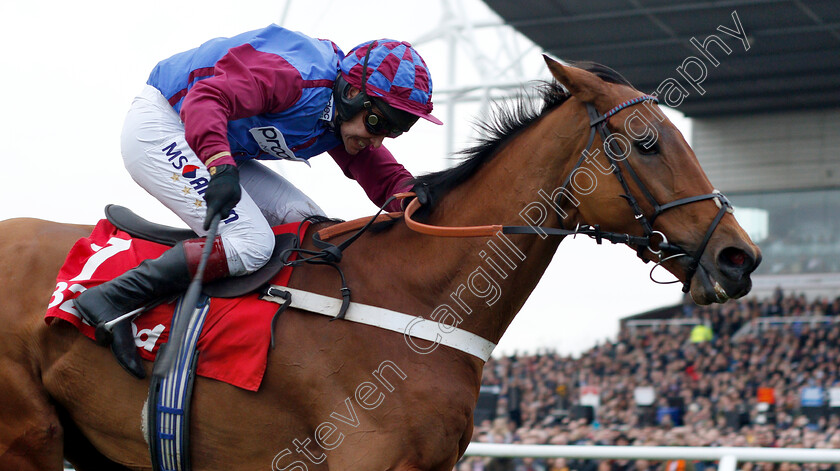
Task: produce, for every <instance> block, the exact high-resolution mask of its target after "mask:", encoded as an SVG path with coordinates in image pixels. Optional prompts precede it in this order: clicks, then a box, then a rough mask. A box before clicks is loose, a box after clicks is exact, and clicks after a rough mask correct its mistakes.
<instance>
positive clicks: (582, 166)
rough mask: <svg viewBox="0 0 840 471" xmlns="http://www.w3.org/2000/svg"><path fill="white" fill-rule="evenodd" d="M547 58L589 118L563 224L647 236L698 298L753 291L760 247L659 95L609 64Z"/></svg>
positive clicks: (645, 253)
mask: <svg viewBox="0 0 840 471" xmlns="http://www.w3.org/2000/svg"><path fill="white" fill-rule="evenodd" d="M545 60H546V63H547V64H548V68H549V70H550V71H551V73H552V75H553V76H554V78H555V79H556V80H557V81H558V82H559V83H560V84H562V85H563V86H564V87H565V88H566V90H568V91H569V93H570V94H571V97H570V98H569V105H571V104H572V103H575V106H576V107H577V108H578V110H579V113H580V114H583V115H584V116H585V117H586V118H584V119H581V121H582V122H587V121H588V124H589V129H588V131H589V132H588V133H587V132H583V133H582V134H583V135H584V136H586V135H588V140H587V139H586V138H584V139H582V140H581V143H580V146H579V150H577V154H576V155H579V156H580V158H577V159H576V158H572V159H569V162H567V164H566V167H565V169H564V171H563V172H562V173H563V174H564V175H565V180H564V182H563V185H562V186H561V187H560V188H559V191H556V192H555V194H557V195H558V196H557V198H558V199H557V203H558V206H559V207H560V208H562V209H564V210H567V211H568V215H567V217H565V218H564V217H562V215H563V213H565V211H558V212H559V213H560V214H561V225H562V226H564V227H566V228H569V227H572V228H574V227H579V225H580V224H585V225H589V226H593V227H594V226H596V225H597V226H598V228H599V230H603V231H610V232H614V233H624V234H628V235H632V236H641V237H643V238H646V240H647V241H648V244H644V243H643V244H633V243H630V244H628V245H631V246H633V247H634V248H635V249H636V250H637V252H638V254H639V256H640V257H641V258H643V259H644V260H645V261H653V262H655V263H656V266H660V265H661V266H662V267H664V268H666V269H667V270H668V271H670V272H671V273H672V274H673V275H674V276H676V277H677V278H678V280H679V281H681V282H682V283H683V286H684V289H683V290H684V291H686V292H690V293H691V296H692V298H693V299H694V301H695V302H696V303H697V304H710V303H712V302H724V301H726V300H727V299H730V298H738V297H741V296H743V295H745V294H746V293H747V292H749V290H750V288H751V286H752V282H751V280H750V274H751V273H752V272H753V271H754V270H755V268H756V267H757V266H758V264H759V263H760V261H761V253H760V251H759V249H758V247H757V246H756V245H755V244H754V243H753V242H752V241H751V240H750V238H749V236H748V235H747V234H746V232H745V231H744V229H743V228H741V226H740V225H739V224H738V222H737V221H736V220H735V217H734V216H733V215H732V211H733V210H732V206H731V205H730V203H729V201H728V200H727V199H726V197H725V196H723V195H722V194H721V193H720V192H718V191H717V190H715V188H714V187H713V186H712V184H711V183H710V182H709V179H708V178H707V176H706V174H705V173H704V172H703V169H702V168H701V167H700V164H699V163H698V161H697V157H696V156H695V155H694V152H693V151H692V149H691V147H690V146H689V145H688V143H687V142H686V141H685V139H684V138H683V136H682V134H681V133H680V131H679V130H678V129H677V128H676V126H674V124H673V123H672V122H671V121H670V120H669V119H668V118H667V117H666V116H665V115H664V114H663V113H662V112H661V110H659V108H658V107H657V106H656V105H655V103H656V98H655V97H652V96H649V95H644V94H642V93H641V92H639V91H638V90H636V89H634V88H633V87H632V86H631V85H630V83H629V82H627V81H626V79H624V78H623V77H621V76H620V75H618V74H617V73H616V72H614V71H612V70H610V69H608V68H606V67H603V66H592V67H588V69H589V70H592V72H590V71H589V70H583V69H581V68H576V67H571V66H568V65H563V64H561V63H560V62H557V61H555V60H553V59H551V58H549V57H547V56H546V57H545ZM593 72H594V73H593ZM569 105H567V106H569ZM622 200H623V201H622Z"/></svg>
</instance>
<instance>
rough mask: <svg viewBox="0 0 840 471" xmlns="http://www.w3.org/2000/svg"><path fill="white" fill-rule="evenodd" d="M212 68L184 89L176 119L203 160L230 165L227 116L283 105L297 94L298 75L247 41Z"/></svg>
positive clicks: (233, 117)
mask: <svg viewBox="0 0 840 471" xmlns="http://www.w3.org/2000/svg"><path fill="white" fill-rule="evenodd" d="M214 68H215V74H214V76H213V77H210V78H206V79H204V80H201V81H200V82H198V83H197V84H195V86H194V87H193V88H192V89H191V90H190V91H189V93H187V96H186V98H185V99H184V104H183V106H182V108H181V120H182V121H183V122H184V128H185V134H186V139H187V144H189V146H190V147H191V148H192V149H193V150H194V151H195V153H196V154H197V155H198V157H199V159H201V161H202V162H204V163H205V164H208V163H211V164H212V165H222V164H230V165H235V164H234V160H233V157H232V156H231V155H230V144H229V143H228V137H227V126H228V121H233V120H237V119H241V118H246V117H249V116H256V115H259V114H265V113H276V112H279V111H282V110H284V109H286V108H288V107H289V106H291V105H293V104H294V103H295V102H297V101H298V100H299V99H300V97H301V90H302V87H303V85H302V78H301V76H300V73H299V72H298V71H297V70H296V69H295V68H294V67H293V66H292V65H291V64H289V63H288V62H286V61H285V60H284V59H283V58H282V57H280V56H278V55H276V54H270V53H266V52H260V51H257V50H255V49H254V48H253V47H252V46H251V45H250V44H243V45H241V46H238V47H235V48H232V49H230V50H229V51H228V53H227V54H225V55H224V56H223V57H222V58H221V59H219V61H218V62H216V64H215V66H214ZM210 159H212V161H211V162H208V160H210Z"/></svg>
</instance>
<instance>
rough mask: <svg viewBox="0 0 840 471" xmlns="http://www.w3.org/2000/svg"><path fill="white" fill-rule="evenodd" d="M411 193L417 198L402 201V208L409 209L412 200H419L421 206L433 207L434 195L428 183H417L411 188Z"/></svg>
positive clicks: (412, 197)
mask: <svg viewBox="0 0 840 471" xmlns="http://www.w3.org/2000/svg"><path fill="white" fill-rule="evenodd" d="M411 191H412V192H413V193H414V194H415V195H417V196H411V197H408V198H406V199H404V200H402V208H403V210H405V208H407V207H408V204H409V203H411V200H413V199H414V198H417V201H419V202H420V205H421V206H431V205H432V193H431V191H429V185H428V184H426V183H415V184H414V186H413V187H411Z"/></svg>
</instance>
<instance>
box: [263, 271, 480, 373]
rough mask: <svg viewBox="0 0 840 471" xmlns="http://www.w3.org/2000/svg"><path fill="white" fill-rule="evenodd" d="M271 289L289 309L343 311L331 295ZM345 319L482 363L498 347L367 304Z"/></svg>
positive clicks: (270, 298)
mask: <svg viewBox="0 0 840 471" xmlns="http://www.w3.org/2000/svg"><path fill="white" fill-rule="evenodd" d="M271 290H272V291H273V290H280V291H287V292H289V293H291V296H292V301H291V304H289V307H293V308H295V309H302V310H304V311H309V312H312V313H315V314H321V315H324V316H329V317H335V316H336V315H337V314H338V311H339V309H340V308H341V300H340V299H336V298H331V297H329V296H323V295H320V294H315V293H310V292H308V291H302V290H299V289H294V288H287V287H285V286H275V285H272V286H271ZM260 299H264V300H266V301H272V302H275V303H278V304H285V302H286V301H285V300H284V299H283V298H280V297H277V296H270V295H263V296H262V297H261V298H260ZM344 320H346V321H350V322H358V323H359V324H365V325H372V326H374V327H379V328H380V329H386V330H391V331H394V332H399V333H401V334H403V335H405V336H406V337H412V338H416V339H421V340H428V341H429V342H434V343H439V344H441V345H446V346H447V347H451V348H454V349H457V350H460V351H462V352H466V353H469V354H470V355H473V356H475V357H478V358H480V359H481V360H482V361H487V359H488V358H490V354H491V353H493V349H494V348H496V344H494V343H492V342H490V341H488V340H486V339H484V338H482V337H479V336H478V335H475V334H473V333H470V332H467V331H466V330H462V329H459V328H457V327H452V326H449V325H446V324H442V323H439V322H435V321H432V320H429V319H423V318H421V317H418V316H410V315H408V314H403V313H401V312H396V311H392V310H390V309H383V308H381V307H376V306H369V305H367V304H360V303H354V302H351V303H350V307H349V308H348V309H347V314H346V315H345V317H344ZM406 331H407V332H406ZM406 340H408V339H406Z"/></svg>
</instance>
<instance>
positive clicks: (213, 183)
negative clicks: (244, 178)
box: [204, 164, 242, 231]
mask: <svg viewBox="0 0 840 471" xmlns="http://www.w3.org/2000/svg"><path fill="white" fill-rule="evenodd" d="M210 175H211V176H210V183H209V184H207V191H206V192H205V193H204V201H205V202H207V215H206V216H205V217H204V230H205V231H206V230H209V229H210V221H212V220H213V216H215V215H216V214H218V215H220V216H221V218H222V219H225V218H227V217H228V216H230V210H231V209H233V207H234V206H236V203H238V202H239V199H240V198H242V188H241V187H240V186H239V169H238V168H236V165H227V164H225V165H217V166H215V167H211V168H210Z"/></svg>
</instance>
